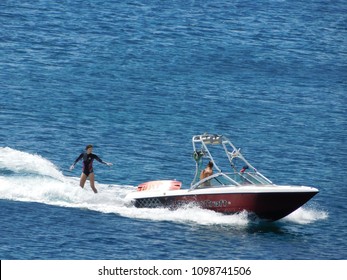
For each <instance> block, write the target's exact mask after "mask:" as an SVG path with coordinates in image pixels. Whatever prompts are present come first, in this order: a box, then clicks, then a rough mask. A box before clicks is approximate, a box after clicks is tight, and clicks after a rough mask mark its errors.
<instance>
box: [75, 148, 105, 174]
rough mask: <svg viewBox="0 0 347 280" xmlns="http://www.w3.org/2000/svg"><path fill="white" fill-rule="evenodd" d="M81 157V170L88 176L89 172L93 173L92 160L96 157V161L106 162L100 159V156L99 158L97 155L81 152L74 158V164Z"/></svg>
mask: <svg viewBox="0 0 347 280" xmlns="http://www.w3.org/2000/svg"><path fill="white" fill-rule="evenodd" d="M82 158H83V167H82V172H83V173H84V174H85V175H86V176H89V174H90V173H93V172H94V170H93V161H94V159H96V160H97V161H98V162H101V163H103V164H106V162H104V161H102V159H101V158H99V157H98V156H97V155H94V154H87V153H86V152H83V153H82V154H80V155H79V157H78V158H77V159H76V160H75V162H74V165H75V164H76V163H77V162H78V161H79V160H80V159H82Z"/></svg>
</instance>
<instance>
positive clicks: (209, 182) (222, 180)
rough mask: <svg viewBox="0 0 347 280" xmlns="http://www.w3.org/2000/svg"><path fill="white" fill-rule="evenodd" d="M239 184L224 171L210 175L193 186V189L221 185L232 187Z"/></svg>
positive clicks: (219, 186) (218, 186)
mask: <svg viewBox="0 0 347 280" xmlns="http://www.w3.org/2000/svg"><path fill="white" fill-rule="evenodd" d="M237 185H239V184H238V183H237V182H236V181H234V180H233V179H231V178H229V177H228V176H227V175H225V174H223V173H218V174H214V175H212V176H210V177H207V178H205V179H204V180H201V181H200V182H198V183H197V184H195V185H193V186H192V187H191V190H193V189H205V188H221V187H230V186H237Z"/></svg>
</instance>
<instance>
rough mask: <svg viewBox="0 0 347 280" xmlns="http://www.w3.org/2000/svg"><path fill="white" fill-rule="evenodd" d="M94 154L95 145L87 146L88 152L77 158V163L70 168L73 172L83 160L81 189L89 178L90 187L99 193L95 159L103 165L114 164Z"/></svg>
mask: <svg viewBox="0 0 347 280" xmlns="http://www.w3.org/2000/svg"><path fill="white" fill-rule="evenodd" d="M92 152H93V145H87V146H86V151H85V152H83V153H82V154H80V155H79V156H78V158H76V160H75V162H74V163H73V164H72V165H71V166H70V170H73V169H74V168H75V165H76V163H77V162H79V161H80V160H81V159H83V167H82V174H81V179H80V186H81V188H84V184H85V183H86V181H87V178H88V177H89V181H90V187H91V188H92V190H93V191H94V193H97V192H98V191H97V189H96V188H95V178H94V170H93V161H94V159H96V160H97V161H98V162H100V163H103V164H105V165H107V166H111V165H112V163H110V162H106V161H103V160H102V159H101V158H99V157H98V156H97V155H95V154H93V153H92Z"/></svg>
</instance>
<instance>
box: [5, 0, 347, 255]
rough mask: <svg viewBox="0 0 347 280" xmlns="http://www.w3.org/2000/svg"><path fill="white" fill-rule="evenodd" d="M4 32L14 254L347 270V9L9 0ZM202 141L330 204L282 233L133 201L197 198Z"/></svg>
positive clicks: (312, 209) (9, 227) (278, 227)
mask: <svg viewBox="0 0 347 280" xmlns="http://www.w3.org/2000/svg"><path fill="white" fill-rule="evenodd" d="M0 26H1V28H0V207H1V216H0V224H1V226H0V236H1V237H0V258H1V259H126V260H127V259H346V257H347V244H346V235H347V224H346V221H347V206H346V198H347V195H346V187H347V168H346V157H347V148H346V144H347V132H346V129H347V118H346V116H347V30H346V27H347V2H346V1H343V0H337V1H323V0H322V1H298V0H293V1H285V0H283V1H282V0H267V1H247V0H242V1H239V0H235V1H221V0H219V1H218V0H217V1H182V0H177V1H151V0H149V1H144V0H143V1H140V0H134V1H110V0H106V1H99V0H95V1H80V0H76V1H57V2H56V3H54V2H53V1H45V0H41V1H24V0H23V1H20V0H12V1H10V0H5V1H1V2H0ZM204 132H210V133H218V134H224V135H226V136H228V137H229V138H230V139H231V140H232V141H233V142H234V144H235V145H236V146H238V147H241V148H242V150H243V153H244V155H245V156H246V157H247V158H248V159H249V160H250V162H251V163H253V165H254V166H256V167H257V168H258V169H259V170H260V171H261V172H262V173H263V174H264V175H266V176H267V177H269V178H270V179H271V180H272V181H274V182H275V183H278V184H298V185H309V186H314V187H316V188H318V189H319V190H320V193H319V194H318V195H317V196H315V197H314V198H313V199H312V200H311V201H310V202H309V203H307V204H306V205H305V206H303V207H301V208H300V209H298V210H297V211H295V212H294V213H292V214H291V215H289V216H288V217H286V218H284V219H282V220H280V221H277V222H274V223H264V222H259V221H254V220H250V219H249V218H248V217H247V214H246V213H241V214H237V215H230V216H224V215H220V214H218V213H214V212H211V211H207V210H201V209H198V208H189V209H179V210H177V211H170V210H165V209H136V208H134V207H131V206H128V205H126V203H125V199H124V198H125V196H126V194H128V193H129V192H131V191H133V190H134V188H135V187H136V185H138V184H139V183H141V182H144V181H148V180H154V179H177V180H180V181H182V182H183V185H184V186H185V187H189V184H190V182H191V180H192V179H193V175H194V167H195V166H194V161H193V160H192V156H191V155H192V147H191V137H192V136H193V135H195V134H200V133H204ZM89 143H92V144H94V152H95V153H96V154H97V155H99V156H100V157H101V158H102V159H104V160H106V161H111V162H113V163H114V165H113V166H112V167H110V168H108V167H105V166H104V165H100V164H98V163H97V162H96V163H95V173H96V180H97V188H98V190H99V193H98V194H97V195H94V194H93V192H92V191H91V189H90V187H89V183H88V182H87V184H86V188H85V189H84V190H82V189H80V187H79V175H80V165H79V166H78V168H77V167H76V169H75V170H74V171H73V172H69V170H68V168H69V166H70V165H71V163H72V162H73V161H74V159H75V158H76V157H77V156H78V155H79V154H80V152H81V151H82V150H83V148H84V146H85V145H86V144H89Z"/></svg>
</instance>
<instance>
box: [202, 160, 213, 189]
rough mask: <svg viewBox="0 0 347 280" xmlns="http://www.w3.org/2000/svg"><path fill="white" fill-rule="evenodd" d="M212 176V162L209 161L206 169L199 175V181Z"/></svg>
mask: <svg viewBox="0 0 347 280" xmlns="http://www.w3.org/2000/svg"><path fill="white" fill-rule="evenodd" d="M212 174H213V162H212V161H209V162H208V164H207V166H206V168H205V169H204V170H202V171H201V173H200V180H202V179H205V178H207V177H209V176H211V175H212ZM209 183H210V182H205V183H204V185H205V186H207V185H209Z"/></svg>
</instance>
